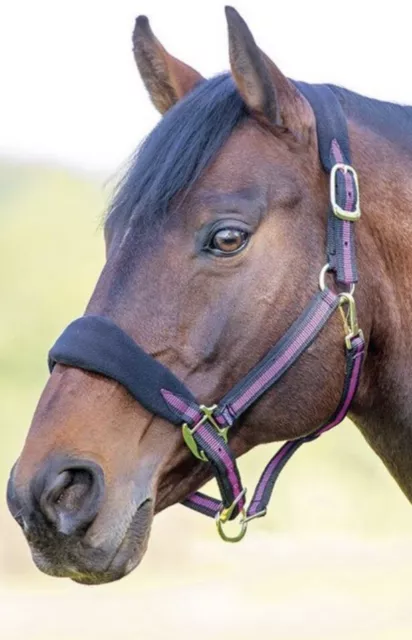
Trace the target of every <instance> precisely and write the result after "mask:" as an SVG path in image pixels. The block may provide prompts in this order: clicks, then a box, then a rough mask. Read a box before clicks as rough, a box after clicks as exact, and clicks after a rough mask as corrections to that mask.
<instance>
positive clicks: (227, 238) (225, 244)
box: [209, 228, 249, 255]
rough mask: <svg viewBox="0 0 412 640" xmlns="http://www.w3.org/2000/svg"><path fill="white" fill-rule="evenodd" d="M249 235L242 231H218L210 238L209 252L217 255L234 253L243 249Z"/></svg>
mask: <svg viewBox="0 0 412 640" xmlns="http://www.w3.org/2000/svg"><path fill="white" fill-rule="evenodd" d="M248 239H249V235H248V233H247V232H246V231H243V230H242V229H230V228H228V229H220V230H219V231H216V233H215V234H214V235H213V236H212V238H211V240H210V242H209V250H210V251H212V252H213V253H215V254H217V255H222V254H230V253H236V252H237V251H240V250H241V249H243V248H244V247H245V246H246V244H247V241H248Z"/></svg>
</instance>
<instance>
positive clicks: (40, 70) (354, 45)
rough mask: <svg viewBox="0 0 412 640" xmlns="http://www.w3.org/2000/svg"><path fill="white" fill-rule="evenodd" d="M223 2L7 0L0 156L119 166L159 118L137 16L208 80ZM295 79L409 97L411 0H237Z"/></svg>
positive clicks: (0, 27)
mask: <svg viewBox="0 0 412 640" xmlns="http://www.w3.org/2000/svg"><path fill="white" fill-rule="evenodd" d="M224 4H225V3H224V2H222V1H221V0H207V1H206V2H199V1H197V0H68V1H66V0H8V1H7V0H0V67H1V68H0V78H1V84H0V86H1V102H0V105H1V106H0V113H1V118H0V155H2V156H14V157H17V158H23V159H26V160H27V159H30V160H33V159H41V160H46V161H48V162H50V161H51V162H57V163H60V164H65V165H70V166H76V167H81V168H83V169H86V170H91V171H103V172H105V173H112V172H113V171H116V170H117V169H118V168H119V167H120V165H121V164H122V163H123V162H124V161H125V160H126V159H127V157H128V156H129V154H130V153H131V152H132V150H133V149H134V148H135V147H136V145H137V143H138V142H139V140H140V139H141V138H142V137H143V136H144V135H145V134H146V133H147V132H148V131H149V130H150V129H151V128H152V126H153V125H154V124H155V122H156V121H157V118H158V116H157V114H156V112H155V110H154V108H153V107H152V106H151V103H150V102H149V100H148V98H147V97H146V95H145V91H144V89H143V86H142V83H141V81H140V79H139V78H138V75H137V72H136V69H135V66H134V61H133V56H132V53H131V32H132V30H133V25H134V19H135V17H136V16H137V15H139V14H140V13H144V14H146V15H148V16H149V18H150V20H151V24H152V28H153V30H154V31H155V33H156V35H157V36H158V37H159V39H160V40H161V41H162V42H163V44H164V45H165V46H166V48H168V49H169V51H170V52H171V53H173V54H174V55H177V56H178V57H181V58H183V59H184V60H185V61H187V62H189V63H190V64H191V65H192V66H195V67H197V68H198V69H199V70H200V71H201V72H202V73H203V74H204V75H212V74H215V73H217V72H219V71H222V70H224V69H227V68H228V54H227V38H226V22H225V17H224V11H223V7H224ZM234 6H235V7H236V8H237V9H238V10H239V11H240V12H241V13H242V15H243V17H244V18H245V19H246V20H247V22H248V23H249V26H250V27H251V29H252V31H253V33H254V35H255V38H256V40H257V41H258V43H259V44H260V46H261V47H262V48H263V49H265V51H266V52H267V53H268V54H269V55H270V56H271V57H272V58H273V59H274V60H275V61H276V63H277V64H278V65H279V66H280V67H281V68H282V70H283V71H284V72H285V73H286V74H287V75H289V76H290V77H293V78H295V79H301V80H308V81H313V82H324V81H326V82H334V83H336V84H341V85H343V86H346V87H347V88H351V89H353V90H356V91H359V92H361V93H364V94H366V95H371V96H374V97H380V98H383V99H390V100H393V101H397V102H405V103H409V104H412V82H411V77H410V69H409V63H410V59H411V56H410V51H411V40H410V38H411V36H410V17H411V6H410V2H409V1H408V0H403V1H402V0H391V1H390V2H382V3H378V2H376V1H375V2H372V1H370V0H345V2H344V3H341V2H339V3H338V2H334V1H333V0H310V1H308V0H287V1H282V2H281V1H280V0H269V1H265V0H237V1H236V2H234Z"/></svg>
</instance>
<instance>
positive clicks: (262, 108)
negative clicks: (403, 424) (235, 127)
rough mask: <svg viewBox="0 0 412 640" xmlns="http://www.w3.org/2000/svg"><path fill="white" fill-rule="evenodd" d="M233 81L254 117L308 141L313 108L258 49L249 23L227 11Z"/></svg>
mask: <svg viewBox="0 0 412 640" xmlns="http://www.w3.org/2000/svg"><path fill="white" fill-rule="evenodd" d="M225 12H226V19H227V24H228V32H229V55H230V66H231V71H232V75H233V78H234V80H235V82H236V85H237V88H238V90H239V93H240V94H241V96H242V98H243V99H244V101H245V103H246V105H247V106H248V107H249V110H250V111H251V113H252V115H255V116H256V117H258V118H259V119H261V120H262V119H263V120H265V121H266V122H268V123H270V124H271V125H279V126H282V127H286V128H287V129H289V130H291V131H292V132H293V133H294V134H295V135H297V136H298V137H299V138H300V137H302V135H303V136H304V137H306V134H307V131H308V129H309V128H310V127H311V126H312V125H313V122H314V115H313V112H312V109H311V107H310V106H309V104H308V103H307V101H306V100H305V98H304V97H303V96H302V95H301V93H300V92H299V91H298V90H297V89H296V88H295V86H294V85H293V84H292V83H291V82H289V80H288V79H287V78H286V76H284V75H283V73H281V71H279V69H278V68H277V66H276V65H275V64H274V62H272V60H271V59H270V58H268V56H267V55H266V54H265V53H263V51H261V50H260V49H259V47H258V46H257V44H256V42H255V40H254V38H253V35H252V33H251V32H250V30H249V27H248V26H247V24H246V22H245V21H244V20H243V18H242V17H241V16H240V15H239V13H238V12H237V11H236V9H234V8H233V7H225Z"/></svg>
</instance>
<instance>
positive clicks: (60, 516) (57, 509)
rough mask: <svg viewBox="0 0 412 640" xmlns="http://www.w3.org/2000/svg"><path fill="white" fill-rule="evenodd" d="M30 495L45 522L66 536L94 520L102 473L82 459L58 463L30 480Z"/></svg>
mask: <svg viewBox="0 0 412 640" xmlns="http://www.w3.org/2000/svg"><path fill="white" fill-rule="evenodd" d="M32 493H33V497H34V499H35V501H36V502H37V504H38V506H39V507H40V510H41V512H42V513H43V515H44V516H45V517H46V519H47V520H48V521H49V522H50V523H52V524H53V525H54V526H55V528H56V529H57V531H59V532H60V533H63V534H65V535H70V534H72V533H74V532H76V531H79V530H80V529H82V528H84V527H86V526H87V525H89V524H90V523H91V522H92V520H93V519H94V518H95V517H96V515H97V512H98V510H99V507H100V504H101V500H102V498H103V493H104V479H103V471H102V469H101V468H100V466H99V465H97V464H95V463H93V462H89V461H85V460H66V461H63V460H60V461H58V462H57V461H55V462H54V464H51V465H48V466H47V468H45V469H43V470H42V471H41V472H40V474H38V475H37V477H36V478H35V479H34V481H33V483H32Z"/></svg>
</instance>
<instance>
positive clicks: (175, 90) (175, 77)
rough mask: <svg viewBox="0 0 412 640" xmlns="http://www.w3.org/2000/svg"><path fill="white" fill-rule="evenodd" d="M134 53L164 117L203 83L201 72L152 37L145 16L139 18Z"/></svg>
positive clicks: (147, 85)
mask: <svg viewBox="0 0 412 640" xmlns="http://www.w3.org/2000/svg"><path fill="white" fill-rule="evenodd" d="M133 53H134V57H135V60H136V64H137V68H138V69H139V72H140V75H141V76H142V80H143V82H144V84H145V86H146V89H147V91H148V92H149V96H150V98H151V100H152V102H153V104H154V106H155V107H156V109H157V110H158V111H160V113H162V114H163V113H165V112H166V111H167V110H168V109H170V107H172V106H173V105H174V104H175V103H176V102H177V101H178V100H180V98H182V97H183V96H184V95H185V94H186V93H188V91H190V90H191V89H193V87H194V86H195V84H197V83H198V82H199V81H200V80H203V77H202V76H201V75H200V73H198V72H197V71H195V70H194V69H192V67H189V65H187V64H185V63H184V62H181V61H180V60H177V58H174V57H173V56H171V55H170V54H169V53H168V52H167V51H166V49H165V48H164V47H163V46H162V45H161V44H160V42H159V40H158V39H157V38H156V36H155V35H154V34H153V32H152V30H151V28H150V25H149V20H148V19H147V18H146V16H139V17H138V18H137V19H136V24H135V28H134V31H133Z"/></svg>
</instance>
